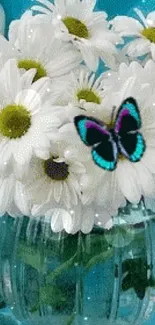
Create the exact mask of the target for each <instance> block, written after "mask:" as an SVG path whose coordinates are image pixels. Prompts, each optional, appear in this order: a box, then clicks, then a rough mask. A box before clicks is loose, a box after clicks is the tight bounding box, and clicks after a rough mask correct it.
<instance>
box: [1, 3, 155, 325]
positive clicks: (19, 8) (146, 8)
mask: <svg viewBox="0 0 155 325" xmlns="http://www.w3.org/2000/svg"><path fill="white" fill-rule="evenodd" d="M0 3H1V4H2V5H3V8H4V10H5V13H6V21H7V26H8V25H9V23H10V21H12V20H13V19H16V18H19V17H20V15H21V14H22V13H24V11H25V10H26V9H28V8H29V7H30V6H31V5H32V4H34V3H36V1H34V0H0ZM135 7H138V8H140V9H141V10H143V12H144V13H145V14H147V13H148V12H150V11H153V10H155V0H140V1H136V0H97V5H96V9H97V10H105V11H106V12H107V13H108V15H109V17H110V18H112V17H114V16H115V15H123V14H124V15H132V16H133V15H134V13H133V8H135ZM11 324H12V325H13V324H16V322H14V321H13V319H12V322H10V323H9V325H11ZM154 324H155V316H154V317H153V316H152V318H151V319H150V320H149V321H147V322H145V325H154ZM0 325H3V324H0ZM23 325H24V324H23Z"/></svg>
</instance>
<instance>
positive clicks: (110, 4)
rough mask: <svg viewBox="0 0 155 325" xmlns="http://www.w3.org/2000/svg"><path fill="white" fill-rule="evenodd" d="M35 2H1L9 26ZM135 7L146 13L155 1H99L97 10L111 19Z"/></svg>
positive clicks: (6, 0) (29, 0)
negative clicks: (103, 12) (103, 11)
mask: <svg viewBox="0 0 155 325" xmlns="http://www.w3.org/2000/svg"><path fill="white" fill-rule="evenodd" d="M35 2H36V1H34V0H0V3H1V4H2V5H3V7H4V9H5V12H6V16H7V24H9V22H10V21H11V20H12V19H15V18H17V17H19V16H20V15H21V14H22V13H23V12H24V11H25V9H27V8H29V7H30V6H31V5H32V4H34V3H35ZM134 7H139V8H141V9H142V10H143V11H144V12H145V13H147V12H149V11H151V10H155V0H138V1H136V0H97V5H96V8H97V9H100V10H101V9H102V10H105V11H107V13H108V15H109V17H110V18H111V17H113V16H115V15H122V14H129V13H132V10H133V8H134Z"/></svg>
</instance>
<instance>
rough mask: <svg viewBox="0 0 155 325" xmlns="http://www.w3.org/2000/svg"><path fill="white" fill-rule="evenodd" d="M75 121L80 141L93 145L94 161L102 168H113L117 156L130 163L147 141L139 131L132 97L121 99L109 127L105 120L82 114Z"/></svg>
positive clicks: (138, 119) (139, 122)
mask: <svg viewBox="0 0 155 325" xmlns="http://www.w3.org/2000/svg"><path fill="white" fill-rule="evenodd" d="M74 124H75V127H76V130H77V132H78V134H79V136H80V138H81V140H82V141H83V143H84V144H85V145H86V146H88V147H92V150H91V154H92V159H93V161H94V162H95V164H96V165H98V166H99V167H101V168H103V169H105V170H108V171H113V170H115V169H116V166H117V162H118V159H119V156H120V155H121V156H123V157H125V158H127V159H128V160H129V161H131V162H133V163H136V162H138V161H140V160H141V158H142V157H143V155H144V152H145V149H146V144H145V140H144V138H143V136H142V134H141V133H140V132H139V129H140V128H141V124H142V123H141V117H140V112H139V109H138V105H137V102H136V100H135V99H134V98H132V97H130V98H127V99H126V100H125V101H123V103H122V104H121V106H120V107H119V109H118V112H117V115H116V118H115V121H114V123H113V125H114V126H113V127H112V128H110V129H108V128H107V126H106V125H105V124H104V122H102V121H100V120H97V119H95V118H93V117H88V116H85V115H79V116H76V117H75V118H74Z"/></svg>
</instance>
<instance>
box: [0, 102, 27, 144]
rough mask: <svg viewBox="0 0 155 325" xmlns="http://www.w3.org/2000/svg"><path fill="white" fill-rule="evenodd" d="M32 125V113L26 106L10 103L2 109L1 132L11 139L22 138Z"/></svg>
mask: <svg viewBox="0 0 155 325" xmlns="http://www.w3.org/2000/svg"><path fill="white" fill-rule="evenodd" d="M30 126H31V115H30V113H29V112H28V111H27V110H26V108H25V107H23V106H20V105H8V106H6V107H4V108H3V109H2V110H1V111H0V133H1V134H2V135H3V136H5V137H8V138H10V139H16V138H21V137H22V136H23V135H24V134H25V133H26V132H27V131H28V129H29V128H30Z"/></svg>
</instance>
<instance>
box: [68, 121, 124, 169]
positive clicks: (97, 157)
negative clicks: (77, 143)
mask: <svg viewBox="0 0 155 325" xmlns="http://www.w3.org/2000/svg"><path fill="white" fill-rule="evenodd" d="M74 123H75V127H76V129H77V132H78V134H79V136H80V138H81V140H82V141H83V142H84V144H85V145H87V146H91V147H92V159H93V161H94V162H95V164H96V165H98V166H99V167H101V168H103V169H105V170H110V171H112V170H114V169H115V168H116V164H117V155H118V150H117V145H116V143H115V142H114V141H113V140H112V137H111V134H110V132H109V131H108V130H106V128H105V127H104V124H102V123H101V122H100V121H98V120H96V119H94V118H92V117H87V116H85V115H80V116H76V117H75V118H74Z"/></svg>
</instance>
